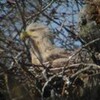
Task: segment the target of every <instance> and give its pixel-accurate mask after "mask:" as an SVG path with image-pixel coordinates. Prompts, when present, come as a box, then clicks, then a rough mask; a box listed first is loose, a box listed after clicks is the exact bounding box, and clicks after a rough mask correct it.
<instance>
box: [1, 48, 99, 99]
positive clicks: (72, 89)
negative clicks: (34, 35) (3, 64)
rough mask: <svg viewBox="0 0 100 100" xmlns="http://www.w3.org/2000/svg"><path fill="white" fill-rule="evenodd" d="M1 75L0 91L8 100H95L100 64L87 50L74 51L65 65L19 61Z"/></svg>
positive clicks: (96, 97) (97, 93) (97, 95)
mask: <svg viewBox="0 0 100 100" xmlns="http://www.w3.org/2000/svg"><path fill="white" fill-rule="evenodd" d="M23 65H24V66H23ZM1 76H2V80H3V82H2V85H3V87H4V88H2V87H1V89H0V91H2V92H1V94H3V95H6V97H9V96H10V98H11V100H12V99H16V100H37V99H39V100H51V99H53V100H61V98H63V99H66V100H77V99H78V100H80V99H86V100H88V99H91V98H93V100H98V99H99V95H100V94H99V93H100V66H99V65H97V64H95V63H94V62H93V60H92V59H91V56H90V54H89V53H88V52H87V50H82V51H80V52H79V51H77V52H76V53H74V54H73V55H72V56H71V57H70V58H69V60H68V64H67V65H65V66H61V67H52V66H50V64H48V63H46V64H43V65H32V64H25V63H20V64H18V65H16V66H15V67H13V68H11V69H9V70H7V71H6V73H5V74H2V75H1ZM1 76H0V77H1ZM4 90H5V91H4ZM2 100H4V99H2ZM5 100H6V99H5Z"/></svg>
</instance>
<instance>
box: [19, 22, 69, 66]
mask: <svg viewBox="0 0 100 100" xmlns="http://www.w3.org/2000/svg"><path fill="white" fill-rule="evenodd" d="M54 37H55V35H54V34H53V33H52V32H51V30H50V29H49V28H48V27H47V26H46V25H44V24H41V23H31V24H29V25H28V26H27V27H26V30H25V31H24V32H22V33H21V34H20V38H21V39H22V40H25V39H26V38H29V41H30V44H31V47H30V54H31V60H32V64H36V65H41V64H44V63H46V62H49V63H50V64H51V66H53V67H58V66H63V64H67V60H68V57H69V56H70V52H69V51H66V50H65V49H64V48H60V47H57V46H56V45H54V42H53V40H54Z"/></svg>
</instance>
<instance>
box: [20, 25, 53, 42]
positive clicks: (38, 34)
mask: <svg viewBox="0 0 100 100" xmlns="http://www.w3.org/2000/svg"><path fill="white" fill-rule="evenodd" d="M49 35H52V34H51V32H50V30H49V28H48V27H47V26H45V25H43V24H41V23H31V24H30V25H28V26H27V27H26V30H25V31H24V32H22V33H21V35H20V38H21V39H22V40H24V39H25V38H28V37H29V38H32V39H34V40H36V39H41V38H43V37H45V36H49Z"/></svg>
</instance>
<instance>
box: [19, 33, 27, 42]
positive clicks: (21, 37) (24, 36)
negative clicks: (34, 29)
mask: <svg viewBox="0 0 100 100" xmlns="http://www.w3.org/2000/svg"><path fill="white" fill-rule="evenodd" d="M27 37H28V34H27V32H26V31H24V32H22V33H21V34H20V39H21V40H25V39H26V38H27Z"/></svg>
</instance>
